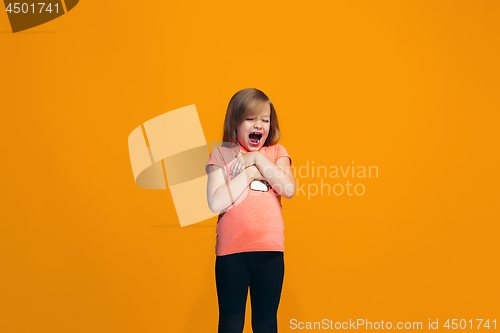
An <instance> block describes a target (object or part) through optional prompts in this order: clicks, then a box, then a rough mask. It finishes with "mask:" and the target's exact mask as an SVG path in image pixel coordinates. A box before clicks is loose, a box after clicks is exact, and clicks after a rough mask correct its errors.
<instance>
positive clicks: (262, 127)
mask: <svg viewBox="0 0 500 333" xmlns="http://www.w3.org/2000/svg"><path fill="white" fill-rule="evenodd" d="M250 110H251V111H248V112H247V114H246V115H245V118H243V122H242V123H241V124H240V126H238V127H237V129H236V131H237V133H236V134H237V139H238V142H239V143H240V144H241V145H242V146H243V147H245V148H246V149H247V150H249V151H258V150H259V149H260V148H261V147H262V146H263V145H264V143H265V142H266V139H267V136H268V135H269V128H270V126H271V117H270V116H271V106H270V105H269V103H268V102H258V103H254V104H253V105H250Z"/></svg>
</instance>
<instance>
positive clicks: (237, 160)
mask: <svg viewBox="0 0 500 333" xmlns="http://www.w3.org/2000/svg"><path fill="white" fill-rule="evenodd" d="M279 138H280V130H279V126H278V117H277V115H276V111H275V109H274V105H273V103H272V102H271V101H270V100H269V98H268V97H267V96H266V95H265V94H264V93H263V92H262V91H260V90H257V89H252V88H249V89H243V90H241V91H239V92H237V93H236V94H235V95H234V96H233V97H232V98H231V100H230V102H229V106H228V109H227V113H226V119H225V122H224V137H223V141H224V144H223V146H222V147H221V148H217V149H215V150H214V151H213V152H212V154H211V155H210V159H209V161H208V163H207V167H206V170H207V173H208V184H207V198H208V205H209V207H210V209H211V210H212V211H213V212H215V213H220V214H219V221H218V223H217V244H216V255H217V257H216V262H215V279H216V284H217V296H218V302H219V331H218V332H219V333H229V332H231V333H233V332H235V333H236V332H240V333H241V332H243V325H244V321H245V306H246V300H247V293H248V288H250V301H251V306H252V329H253V332H254V333H264V332H266V333H267V332H277V331H278V325H277V318H276V314H277V311H278V305H279V301H280V297H281V287H282V284H283V276H284V262H283V251H284V250H285V247H284V237H283V230H284V226H283V218H282V215H281V197H284V198H287V199H289V198H291V197H292V196H293V195H294V194H295V181H294V178H293V174H292V171H291V159H290V157H289V156H288V153H287V151H286V149H285V148H284V147H283V146H282V145H280V144H278V140H279Z"/></svg>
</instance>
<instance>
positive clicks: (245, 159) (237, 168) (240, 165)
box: [229, 152, 255, 178]
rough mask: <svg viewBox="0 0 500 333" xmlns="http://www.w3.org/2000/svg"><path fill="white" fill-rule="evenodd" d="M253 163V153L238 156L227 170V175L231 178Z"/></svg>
mask: <svg viewBox="0 0 500 333" xmlns="http://www.w3.org/2000/svg"><path fill="white" fill-rule="evenodd" d="M254 163H255V152H250V153H246V154H243V155H239V156H238V157H236V159H235V160H234V162H233V164H232V165H231V169H230V170H229V175H230V176H231V178H234V177H236V176H237V175H239V174H240V173H241V172H242V171H243V170H245V168H247V167H249V166H251V165H253V164H254Z"/></svg>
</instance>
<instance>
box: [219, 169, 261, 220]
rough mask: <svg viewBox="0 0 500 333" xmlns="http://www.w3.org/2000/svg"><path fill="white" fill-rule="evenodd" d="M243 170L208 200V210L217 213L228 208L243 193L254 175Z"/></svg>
mask: <svg viewBox="0 0 500 333" xmlns="http://www.w3.org/2000/svg"><path fill="white" fill-rule="evenodd" d="M250 171H251V170H248V169H245V170H244V172H241V173H240V174H239V175H237V176H236V177H234V178H233V179H231V180H230V181H229V182H228V183H225V184H223V185H221V186H219V188H217V190H215V192H214V193H213V194H212V195H211V197H210V200H209V206H210V210H211V211H212V212H214V213H219V212H221V211H222V210H224V209H226V208H227V207H229V206H230V205H231V204H232V203H233V202H234V201H236V199H238V197H239V196H240V195H241V194H242V193H243V191H245V189H246V188H247V186H248V184H250V183H251V182H252V181H253V179H254V173H252V172H250Z"/></svg>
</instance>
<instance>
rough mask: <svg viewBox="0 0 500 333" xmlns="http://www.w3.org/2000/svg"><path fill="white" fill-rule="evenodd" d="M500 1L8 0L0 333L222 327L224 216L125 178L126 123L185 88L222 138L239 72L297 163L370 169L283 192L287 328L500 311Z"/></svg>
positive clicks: (210, 136)
mask: <svg viewBox="0 0 500 333" xmlns="http://www.w3.org/2000/svg"><path fill="white" fill-rule="evenodd" d="M499 13H500V3H499V2H497V1H493V0H492V1H479V2H471V1H440V2H439V3H436V1H418V2H404V1H377V2H368V1H354V2H353V1H334V2H331V1H322V2H303V3H293V2H288V1H286V2H285V1H280V2H274V4H271V2H269V1H252V2H251V3H250V2H241V3H240V2H234V1H219V2H209V1H199V2H197V3H193V2H177V1H176V2H174V1H156V2H151V1H150V2H142V3H140V2H139V3H138V2H123V1H95V0H86V1H81V2H80V3H79V4H78V6H77V7H75V8H74V9H73V10H72V11H71V12H69V13H68V14H66V15H64V16H62V17H60V18H58V19H56V20H54V21H51V22H49V23H46V24H44V25H42V26H39V27H36V28H33V29H31V30H27V31H25V32H20V33H16V34H12V32H11V30H10V26H9V23H8V20H7V14H6V13H5V12H3V13H0V40H1V42H0V43H1V49H2V52H1V55H0V68H1V70H0V73H1V76H0V77H1V80H0V82H1V83H0V84H1V85H0V91H1V92H0V96H1V104H0V105H1V106H0V109H1V113H0V114H1V122H2V128H3V130H2V132H1V140H2V163H1V169H0V170H1V173H2V208H1V210H0V218H1V221H2V223H1V231H0V258H1V260H0V262H1V266H2V268H1V270H2V273H1V274H0V281H1V283H0V289H1V295H2V296H1V298H2V309H1V311H0V327H2V329H1V330H2V332H10V333H14V332H50V333H55V332H65V333H67V332H72V333H73V332H120V333H126V332H131V333H132V332H133V333H136V332H148V333H153V332H187V333H191V332H215V331H216V326H217V298H216V292H215V278H214V262H215V255H214V244H215V224H216V219H215V218H214V219H211V220H207V221H204V222H202V223H199V224H196V225H194V226H190V227H185V228H180V227H179V226H178V222H177V217H176V213H175V210H174V205H173V201H172V199H171V197H170V193H169V191H168V190H167V191H160V190H157V191H155V190H144V189H141V188H139V187H138V186H136V185H135V183H134V179H133V176H132V170H131V167H130V161H129V156H128V148H127V137H128V135H129V133H130V132H131V131H132V130H133V129H134V128H136V127H137V126H139V125H140V124H141V123H143V122H145V121H147V120H149V119H151V118H153V117H155V116H157V115H160V114H162V113H164V112H167V111H170V110H174V109H176V108H179V107H182V106H186V105H190V104H196V107H197V109H198V113H199V116H200V119H201V123H202V125H203V129H204V132H205V137H206V139H207V141H220V140H221V130H222V123H223V118H224V114H225V108H226V107H227V103H228V102H229V98H230V97H231V96H232V94H234V93H235V92H236V91H238V90H239V89H242V88H246V87H257V88H260V89H262V90H263V91H265V92H266V93H267V94H268V95H269V96H270V98H271V99H272V101H273V103H274V104H275V106H276V109H277V112H278V115H279V119H280V125H281V129H282V133H283V136H282V140H281V142H280V143H281V144H283V145H284V146H285V147H286V148H287V150H288V152H289V153H290V154H291V156H292V159H293V164H294V165H295V166H297V167H299V166H301V165H305V164H306V163H307V161H309V163H310V164H311V163H312V161H314V164H315V165H325V166H344V167H347V166H349V165H352V161H354V164H355V165H356V166H358V165H363V166H378V169H379V176H378V178H374V177H372V178H371V179H351V178H347V179H327V180H326V181H327V182H329V183H330V184H332V185H333V184H335V183H344V184H345V183H346V181H347V180H349V179H350V182H351V183H358V182H361V183H363V184H364V185H365V188H366V192H365V194H364V195H362V196H356V195H354V196H348V195H345V194H344V195H341V196H335V195H329V196H328V195H323V196H319V195H317V196H314V197H310V198H309V199H308V197H307V196H305V195H302V194H301V195H296V196H295V197H294V198H292V199H291V200H284V203H283V216H284V220H285V229H286V230H285V239H286V243H285V246H286V252H285V264H286V273H285V282H284V288H283V295H282V302H281V305H280V310H279V325H280V332H288V331H293V330H291V329H290V325H289V322H290V320H291V319H297V320H299V321H304V322H305V321H319V320H322V319H324V318H327V319H331V320H334V321H345V320H347V321H348V320H349V319H352V320H356V319H358V318H362V319H368V320H371V321H381V320H384V322H387V321H392V322H394V323H396V322H398V321H403V322H404V321H422V322H423V323H424V328H426V327H427V323H428V319H432V320H436V319H439V321H440V325H442V324H444V321H445V320H446V319H448V318H450V319H452V318H458V319H466V320H469V319H475V318H484V319H487V318H489V319H490V320H493V319H495V318H496V319H497V321H498V320H500V318H499V317H495V316H498V314H499V305H498V299H499V296H500V291H499V288H498V280H499V273H498V254H499V246H498V239H499V229H500V228H499V224H498V221H499V212H498V208H497V207H496V205H498V185H499V178H498V167H499V166H500V165H499V159H498V134H497V133H498V128H497V127H498V120H499V119H498V110H499V107H500V103H499V99H498V93H499V88H500V86H499V81H498V78H499V77H500V66H499V64H500V62H499V61H498V60H499V58H500V47H499V45H500V44H499V43H498V36H500V21H499V20H498V17H499ZM180 139H181V138H180ZM300 181H301V182H303V183H304V184H313V183H316V184H319V182H320V180H319V179H318V178H310V179H300ZM247 323H248V324H249V321H247ZM441 329H444V328H441ZM245 332H251V330H250V326H249V325H247V327H246V330H245Z"/></svg>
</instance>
